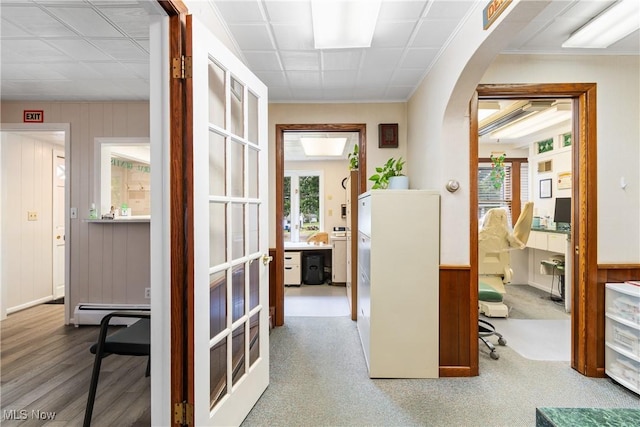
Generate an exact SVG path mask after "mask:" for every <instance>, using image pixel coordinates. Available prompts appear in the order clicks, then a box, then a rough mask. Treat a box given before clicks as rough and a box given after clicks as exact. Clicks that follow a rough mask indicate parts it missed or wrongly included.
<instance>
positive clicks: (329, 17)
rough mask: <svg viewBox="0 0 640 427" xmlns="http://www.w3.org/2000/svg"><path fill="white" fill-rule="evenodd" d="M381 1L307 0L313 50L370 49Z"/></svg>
mask: <svg viewBox="0 0 640 427" xmlns="http://www.w3.org/2000/svg"><path fill="white" fill-rule="evenodd" d="M380 3H381V0H350V1H345V0H311V17H312V20H313V39H314V46H315V48H316V49H348V48H366V47H370V46H371V40H372V38H373V32H374V31H375V28H376V23H377V21H378V14H379V12H380Z"/></svg>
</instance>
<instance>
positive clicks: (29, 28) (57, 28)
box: [2, 4, 76, 37]
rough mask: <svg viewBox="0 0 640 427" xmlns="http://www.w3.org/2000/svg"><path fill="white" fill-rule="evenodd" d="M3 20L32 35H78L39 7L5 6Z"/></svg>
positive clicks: (31, 5) (3, 7)
mask: <svg viewBox="0 0 640 427" xmlns="http://www.w3.org/2000/svg"><path fill="white" fill-rule="evenodd" d="M2 20H3V21H7V22H10V23H12V24H13V25H16V26H18V27H20V28H22V29H23V30H24V31H25V32H27V33H29V34H31V35H37V36H40V37H69V36H75V35H76V34H75V33H74V32H73V31H72V30H71V29H69V28H68V27H66V26H65V25H63V24H62V23H61V22H60V21H59V20H57V19H55V18H54V17H52V16H51V15H49V14H48V13H46V12H44V11H43V10H41V9H40V8H39V7H37V6H35V5H33V4H30V5H20V6H17V5H16V6H13V5H3V6H2Z"/></svg>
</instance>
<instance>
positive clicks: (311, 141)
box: [300, 138, 347, 157]
mask: <svg viewBox="0 0 640 427" xmlns="http://www.w3.org/2000/svg"><path fill="white" fill-rule="evenodd" d="M346 143H347V138H300V144H302V149H303V150H304V154H306V155H307V156H312V157H319V156H321V157H329V156H335V157H337V156H342V154H343V152H344V146H345V144H346Z"/></svg>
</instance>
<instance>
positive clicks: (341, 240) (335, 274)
mask: <svg viewBox="0 0 640 427" xmlns="http://www.w3.org/2000/svg"><path fill="white" fill-rule="evenodd" d="M330 243H331V251H332V260H331V282H332V283H346V282H347V238H346V237H331V238H330Z"/></svg>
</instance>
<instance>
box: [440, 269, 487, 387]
mask: <svg viewBox="0 0 640 427" xmlns="http://www.w3.org/2000/svg"><path fill="white" fill-rule="evenodd" d="M474 290H475V291H476V292H477V286H474V287H472V286H471V284H470V267H469V266H442V265H441V266H440V376H441V377H451V376H456V377H459V376H471V375H477V373H476V374H474V373H473V368H472V364H473V363H472V359H473V358H472V357H471V356H472V354H473V353H477V351H478V347H477V344H476V345H475V346H473V345H472V344H470V343H471V342H472V340H471V334H474V336H475V335H477V333H478V331H477V317H476V319H475V320H473V319H471V313H470V310H469V307H470V305H471V298H472V294H473V291H474ZM472 324H476V328H473V330H471V329H472V328H471V325H472ZM473 342H475V341H473ZM471 347H475V348H471ZM474 357H475V355H474ZM476 359H477V357H476ZM475 363H477V362H475ZM476 370H477V367H476Z"/></svg>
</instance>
